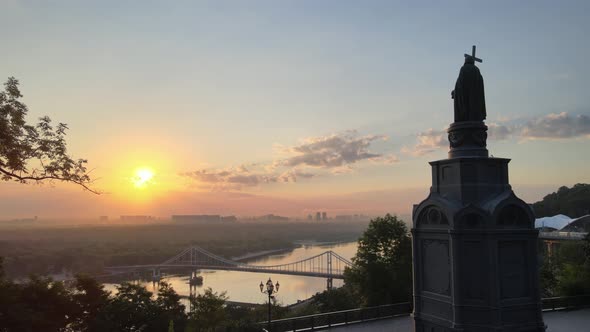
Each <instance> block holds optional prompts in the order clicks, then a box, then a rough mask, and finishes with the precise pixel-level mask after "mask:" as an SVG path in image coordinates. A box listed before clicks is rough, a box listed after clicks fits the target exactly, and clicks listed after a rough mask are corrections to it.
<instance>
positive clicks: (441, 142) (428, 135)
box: [402, 128, 449, 156]
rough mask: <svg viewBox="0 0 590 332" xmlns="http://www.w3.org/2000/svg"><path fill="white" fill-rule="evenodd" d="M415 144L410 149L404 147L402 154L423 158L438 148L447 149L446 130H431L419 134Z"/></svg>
mask: <svg viewBox="0 0 590 332" xmlns="http://www.w3.org/2000/svg"><path fill="white" fill-rule="evenodd" d="M416 140H417V143H416V144H415V145H414V146H412V147H407V146H404V147H403V148H402V153H405V154H410V155H413V156H423V155H426V154H429V153H431V152H434V151H436V150H438V149H440V148H443V147H448V146H449V142H448V141H447V131H446V130H434V129H432V128H430V129H428V130H427V131H425V132H422V133H419V134H418V135H417V137H416Z"/></svg>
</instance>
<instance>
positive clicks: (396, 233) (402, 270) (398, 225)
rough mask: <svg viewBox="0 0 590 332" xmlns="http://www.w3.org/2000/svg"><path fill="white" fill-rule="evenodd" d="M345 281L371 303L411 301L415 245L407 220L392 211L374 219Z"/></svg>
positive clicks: (345, 276) (360, 243)
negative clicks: (393, 214)
mask: <svg viewBox="0 0 590 332" xmlns="http://www.w3.org/2000/svg"><path fill="white" fill-rule="evenodd" d="M344 280H345V283H346V284H348V285H350V287H351V288H352V289H353V292H354V293H355V294H356V295H357V296H358V298H359V299H360V300H361V301H362V303H363V304H364V305H367V306H373V305H380V304H388V303H395V302H405V301H410V300H411V294H412V246H411V240H410V236H409V234H408V229H407V227H406V225H405V224H404V222H403V221H401V220H399V219H398V218H397V216H391V215H390V214H387V215H385V217H378V218H376V219H373V220H371V222H370V224H369V227H368V228H367V230H366V231H365V233H364V234H363V236H362V237H361V238H360V239H359V247H358V252H357V254H356V256H355V257H354V258H353V267H352V268H350V269H347V270H346V271H345V274H344Z"/></svg>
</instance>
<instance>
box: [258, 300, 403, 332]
mask: <svg viewBox="0 0 590 332" xmlns="http://www.w3.org/2000/svg"><path fill="white" fill-rule="evenodd" d="M410 312H412V304H411V303H409V302H407V303H397V304H387V305H381V306H377V307H367V308H359V309H351V310H342V311H334V312H327V313H323V314H317V315H309V316H300V317H294V318H285V319H277V320H273V321H272V322H271V324H270V326H268V323H260V325H261V326H263V327H264V328H266V329H267V330H269V331H272V332H284V331H314V330H317V329H325V328H329V327H334V326H342V325H349V324H356V323H361V322H367V321H372V320H377V319H383V318H391V317H396V316H400V315H408V314H409V313H410Z"/></svg>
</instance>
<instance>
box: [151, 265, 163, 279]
mask: <svg viewBox="0 0 590 332" xmlns="http://www.w3.org/2000/svg"><path fill="white" fill-rule="evenodd" d="M161 278H162V273H161V271H160V268H158V267H155V268H153V269H152V282H154V283H155V282H159V281H160V279H161Z"/></svg>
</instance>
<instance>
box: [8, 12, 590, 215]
mask: <svg viewBox="0 0 590 332" xmlns="http://www.w3.org/2000/svg"><path fill="white" fill-rule="evenodd" d="M3 7H4V8H3V10H2V11H1V12H0V28H2V31H4V33H3V34H2V35H0V43H2V45H4V47H3V51H2V56H1V59H2V61H0V73H2V75H4V76H5V77H8V76H15V77H17V78H18V79H19V80H20V81H21V88H22V90H23V94H24V95H25V99H24V102H25V103H27V105H28V106H29V108H30V113H29V118H30V119H34V118H35V117H38V116H41V115H45V114H47V115H49V116H51V117H52V118H53V119H55V120H56V121H63V122H67V123H68V124H69V126H70V128H71V130H70V132H69V137H70V149H71V151H72V153H73V154H75V155H80V156H84V157H87V158H88V159H89V160H90V164H91V165H92V166H94V167H95V168H96V172H97V174H99V175H100V178H101V181H102V182H101V181H98V182H97V186H99V187H102V188H105V190H106V191H110V192H117V191H118V190H119V188H121V187H122V186H124V184H123V183H125V176H126V175H125V174H127V173H129V172H130V171H131V169H132V168H133V167H136V166H140V165H144V164H145V165H156V166H153V167H154V168H157V170H156V171H157V173H158V176H159V179H160V182H159V183H160V185H161V187H162V188H160V191H172V190H173V191H175V192H186V191H193V190H196V191H199V192H203V191H205V192H207V191H210V190H214V191H219V190H222V191H232V192H233V191H240V192H245V193H250V194H253V195H262V196H273V197H282V198H284V199H295V198H297V199H310V197H311V196H310V195H311V194H310V193H314V195H320V196H321V195H332V194H333V193H334V192H338V193H347V194H348V193H350V194H352V193H356V192H379V191H392V192H403V191H404V190H405V189H410V188H411V189H422V190H424V194H426V190H427V188H428V185H429V181H430V179H429V174H430V173H429V170H428V165H427V163H426V162H427V161H429V160H434V159H440V158H444V157H445V156H446V149H445V148H444V147H440V145H441V144H439V143H436V138H437V137H440V131H442V130H443V129H444V128H445V127H446V126H447V125H448V124H449V123H450V122H452V113H453V111H452V100H451V99H450V91H451V90H452V88H453V86H454V82H455V80H456V77H457V74H458V71H459V68H460V66H461V65H462V62H463V53H465V52H469V51H470V49H471V45H473V44H476V45H477V48H478V49H477V50H478V53H477V54H478V56H479V57H481V58H483V63H482V64H480V65H479V67H480V69H481V72H482V74H483V76H484V80H485V88H486V102H487V109H488V120H487V122H488V124H494V125H497V126H499V127H501V128H509V129H510V130H509V132H510V135H507V136H506V137H501V138H500V137H498V139H493V138H492V139H491V140H490V142H489V149H490V152H491V153H492V154H494V155H495V156H502V157H508V158H513V162H512V163H511V167H512V168H511V170H512V173H511V180H512V182H513V183H514V184H515V186H516V188H519V186H520V187H521V188H523V190H524V191H526V192H527V193H533V194H527V195H529V197H530V198H529V199H538V198H539V197H542V195H543V194H545V193H546V190H548V188H557V187H558V186H560V185H572V184H574V183H576V182H588V181H589V180H590V176H589V175H588V172H586V171H585V170H586V168H587V167H586V165H588V162H590V157H589V156H588V154H587V153H581V152H582V151H586V150H587V147H588V137H589V135H590V124H587V123H586V122H585V121H586V120H587V119H588V116H590V110H589V109H588V105H589V101H590V100H589V99H590V96H589V94H588V92H587V91H588V89H587V84H586V78H587V77H589V76H590V71H589V69H588V66H587V65H586V63H585V60H586V59H588V58H589V57H590V46H589V45H590V44H589V43H587V42H586V39H587V36H588V34H589V32H590V26H589V24H590V23H588V19H587V17H588V13H590V3H588V2H582V1H580V2H574V1H563V2H559V3H557V2H550V1H518V2H516V1H495V2H474V1H453V2H450V1H449V2H438V1H434V2H421V1H415V2H397V1H396V2H394V1H247V2H246V1H210V2H197V1H190V2H181V1H177V2H174V3H173V4H171V3H167V2H163V1H162V2H158V1H125V2H121V1H101V2H95V3H90V2H80V1H37V2H35V1H8V2H5V3H4V4H3ZM564 112H565V113H564ZM551 114H553V115H554V116H551ZM558 114H561V117H558V116H557V115H558ZM573 124H575V126H576V129H575V130H572V129H571V128H572V125H573ZM429 129H432V131H431V132H428V130H429ZM525 129H526V131H525ZM351 131H354V132H351ZM421 133H422V136H421V137H422V138H424V141H423V144H422V146H419V144H418V143H419V141H418V140H419V137H417V136H419V134H421ZM437 135H438V136H437ZM330 137H332V138H334V137H339V138H341V137H344V138H343V139H342V140H334V142H335V144H340V143H342V142H345V143H346V144H349V143H351V144H352V143H354V144H356V143H358V142H359V139H361V138H365V140H366V139H368V140H369V142H368V143H367V145H366V146H365V148H364V149H365V150H366V151H368V152H370V154H372V155H379V156H380V157H379V158H363V157H362V156H360V155H359V156H356V159H355V158H353V159H348V161H344V162H343V163H341V164H338V165H336V164H333V163H332V164H329V165H328V164H313V163H309V162H304V163H301V164H297V165H295V166H294V168H292V169H291V168H286V167H284V165H283V166H282V168H281V167H279V168H276V165H280V164H281V162H280V161H281V160H288V159H289V158H292V157H293V156H294V155H297V154H298V153H300V152H297V148H298V147H302V146H305V145H306V144H308V143H309V142H318V141H322V140H327V139H329V138H330ZM346 137H348V138H346ZM384 137H387V139H386V140H385V139H384ZM306 142H307V143H306ZM433 142H434V143H433ZM443 143H444V142H443ZM428 144H430V145H432V146H428ZM335 149H337V148H335ZM365 150H363V151H365ZM431 150H432V152H427V151H431ZM335 151H336V152H337V153H339V152H338V151H340V150H335ZM332 152H334V151H332ZM369 159H371V160H369ZM162 160H166V162H163V161H162ZM273 165H274V166H273ZM241 166H247V167H246V168H245V169H247V172H244V171H243V170H242V169H240V168H239V167H241ZM228 170H231V174H232V175H235V176H236V178H235V179H246V180H247V181H246V182H239V181H238V182H237V184H238V185H234V184H236V183H234V182H232V180H230V179H229V178H228V177H227V176H226V177H224V176H220V174H221V173H222V172H227V171H228ZM197 171H198V172H201V173H199V174H200V175H198V176H192V177H190V176H189V177H187V176H184V177H182V176H180V178H181V180H179V179H178V178H179V175H178V174H179V173H183V172H185V173H190V172H197ZM202 172H205V173H202ZM289 172H290V173H289ZM287 173H288V174H287ZM295 173H297V174H300V175H302V176H303V177H302V176H299V177H298V178H297V182H296V183H289V184H283V183H280V182H281V181H282V180H278V181H274V180H275V179H286V178H287V177H288V176H287V175H289V174H295ZM203 174H207V175H208V178H207V179H208V180H206V179H205V178H204V177H203ZM211 174H213V175H217V176H216V177H215V176H209V175H211ZM223 174H225V173H223ZM305 174H307V175H308V177H305ZM548 174H550V175H548ZM289 176H290V175H289ZM268 179H271V180H272V181H269V180H268ZM288 182H292V181H288ZM165 183H169V185H165ZM2 186H5V184H0V191H1V190H2ZM5 188H7V187H6V186H5ZM531 188H543V189H542V190H543V192H542V193H537V194H536V196H535V194H534V190H532V189H531ZM70 189H71V190H76V189H72V188H69V187H66V188H62V187H58V188H55V189H53V190H55V191H57V192H59V191H60V190H66V191H67V190H70ZM27 190H37V189H35V188H27ZM154 190H155V189H154ZM125 193H126V195H129V192H127V191H125ZM85 195H86V194H85ZM533 196H534V197H533ZM314 197H315V196H314ZM322 197H324V196H322ZM392 197H397V196H395V195H393V196H392ZM525 198H526V197H525ZM84 199H85V200H88V201H92V200H93V199H90V198H84ZM101 199H104V198H101ZM318 199H320V198H318ZM392 199H393V198H392ZM88 204H91V205H92V204H93V203H88ZM404 204H406V203H404ZM406 205H408V204H406ZM363 206H364V205H363V204H362V203H359V205H358V210H363V209H364V208H363ZM403 206H405V205H403ZM144 208H145V209H146V210H150V207H149V206H144ZM326 208H327V209H329V208H330V207H329V206H326ZM402 208H403V207H399V208H398V209H402ZM302 209H304V208H302ZM371 209H373V210H375V212H383V211H386V210H387V207H386V206H383V208H382V209H381V210H379V209H377V208H374V207H372V208H371ZM377 210H378V211H377ZM407 210H409V207H408V209H407ZM150 211H151V210H150ZM203 211H207V208H206V207H203ZM277 212H281V211H277ZM236 213H239V211H237V210H236ZM289 213H293V214H295V213H296V211H289ZM302 213H305V212H302Z"/></svg>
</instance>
